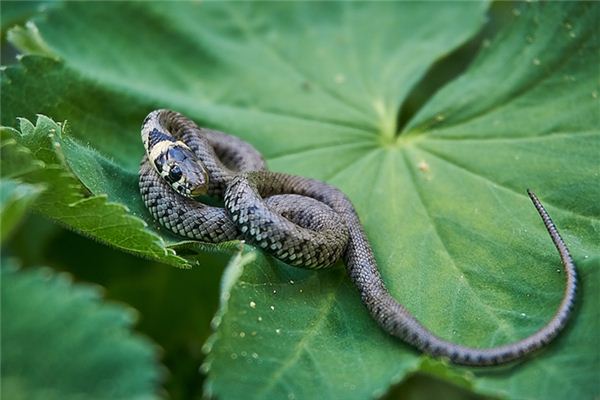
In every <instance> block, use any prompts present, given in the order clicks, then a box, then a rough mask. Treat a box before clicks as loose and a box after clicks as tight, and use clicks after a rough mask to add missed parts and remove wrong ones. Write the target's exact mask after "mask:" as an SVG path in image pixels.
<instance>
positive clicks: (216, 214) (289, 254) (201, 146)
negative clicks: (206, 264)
mask: <svg viewBox="0 0 600 400" xmlns="http://www.w3.org/2000/svg"><path fill="white" fill-rule="evenodd" d="M154 130H156V131H157V132H154ZM152 132H154V133H153V134H152ZM151 137H154V138H159V139H153V140H151V139H150V138H151ZM142 139H143V141H144V145H145V147H146V156H145V157H144V159H143V160H142V164H141V169H140V181H139V182H140V191H141V194H142V198H143V201H144V203H145V204H146V206H147V208H148V209H149V210H150V213H151V214H152V215H153V217H154V218H155V219H156V220H157V221H158V222H160V224H162V225H163V226H165V227H166V228H167V229H169V230H171V231H173V232H174V233H176V234H178V235H181V236H184V237H187V238H191V239H196V240H200V241H206V242H213V243H218V242H222V241H226V240H233V239H246V240H248V241H250V242H251V243H253V244H255V245H256V246H257V247H260V248H261V249H263V250H264V251H266V252H268V253H269V254H272V255H273V256H275V257H277V258H279V259H281V260H282V261H284V262H286V263H288V264H291V265H295V266H299V267H305V268H324V267H327V266H330V265H332V264H334V263H335V262H336V261H337V260H338V259H339V258H340V257H341V258H342V259H343V261H344V263H345V264H346V269H347V271H348V274H349V276H350V279H351V280H352V282H354V284H355V285H356V287H357V288H358V290H359V292H360V295H361V298H362V301H363V303H364V304H365V306H366V307H367V309H368V310H369V312H370V313H371V315H372V317H373V318H374V319H375V321H377V323H378V324H379V325H380V326H381V327H382V328H383V329H384V330H386V331H387V332H388V333H390V334H391V335H393V336H396V337H399V338H401V339H402V340H404V341H406V342H408V343H410V344H411V345H413V346H415V347H417V348H418V349H420V350H422V351H423V352H425V353H428V354H430V355H432V356H440V357H447V358H449V359H450V361H452V362H453V363H457V364H465V365H475V366H483V365H495V364H501V363H506V362H509V361H512V360H516V359H519V358H521V357H523V356H525V355H527V354H530V353H532V352H533V351H535V350H537V349H539V348H541V347H542V346H544V345H546V344H547V343H548V342H550V341H551V340H552V339H553V338H554V337H555V336H556V335H557V334H558V333H559V332H560V331H561V330H562V328H563V327H564V326H565V324H566V322H567V320H568V318H569V316H570V314H571V310H572V307H573V303H574V300H575V295H576V287H577V274H576V270H575V265H574V264H573V260H572V259H571V256H570V254H569V251H568V249H567V246H566V245H565V243H564V241H563V240H562V238H561V237H560V235H559V233H558V230H557V229H556V226H555V225H554V223H553V222H552V220H551V219H550V216H549V215H548V213H547V212H546V210H545V209H544V207H543V206H542V204H541V203H540V201H539V199H538V198H537V197H536V195H535V194H533V193H532V192H530V191H529V190H528V194H529V197H530V198H531V200H532V202H533V204H534V206H535V208H536V209H537V211H538V213H539V214H540V216H541V218H542V220H543V222H544V225H545V227H546V229H547V231H548V233H549V235H550V237H551V238H552V241H553V242H554V245H555V247H556V249H557V250H558V253H559V255H560V258H561V261H562V264H563V266H564V270H565V276H566V286H565V291H564V296H563V299H562V301H561V303H560V305H559V307H558V310H557V311H556V313H555V314H554V316H553V317H552V319H551V320H550V321H549V322H548V323H547V324H546V325H545V326H543V327H542V328H541V329H539V330H538V331H537V332H535V333H533V334H532V335H530V336H528V337H526V338H525V339H522V340H519V341H517V342H514V343H510V344H506V345H502V346H497V347H492V348H474V347H467V346H462V345H458V344H454V343H451V342H448V341H446V340H444V339H441V338H439V337H438V336H436V335H434V334H433V333H432V332H430V331H429V330H428V329H427V328H425V327H424V326H423V325H422V324H421V323H420V322H419V321H417V320H416V319H415V318H414V317H413V316H412V315H411V313H410V312H409V311H408V310H407V309H406V308H405V307H404V306H402V305H401V304H400V303H398V302H397V301H396V300H395V299H394V298H393V297H392V296H391V295H390V293H389V292H388V290H387V289H386V287H385V284H384V283H383V280H382V278H381V275H380V273H379V271H378V268H377V263H376V261H375V257H374V254H373V251H372V249H371V246H370V245H369V242H368V240H367V237H366V235H365V232H364V230H363V228H362V225H361V223H360V220H359V218H358V215H357V214H356V212H355V210H354V207H353V205H352V203H351V202H350V200H349V199H348V198H347V197H346V196H345V195H344V194H343V193H342V192H341V191H340V190H338V189H336V188H335V187H333V186H331V185H328V184H326V183H324V182H320V181H317V180H314V179H308V178H303V177H299V176H293V175H287V174H282V173H276V172H270V171H267V170H266V165H265V162H264V160H263V159H262V157H261V155H260V153H259V152H258V151H256V150H255V149H254V148H253V147H252V146H251V145H249V144H248V143H246V142H244V141H242V140H240V139H238V138H236V137H234V136H230V135H227V134H224V133H221V132H216V131H212V130H208V129H203V128H199V127H198V126H196V125H195V124H194V123H193V122H192V121H190V120H188V119H187V118H185V117H184V116H182V115H181V114H178V113H176V112H173V111H168V110H157V111H153V112H152V113H150V114H149V115H148V117H146V119H145V120H144V123H143V125H142ZM177 143H181V144H183V146H185V148H187V149H189V150H190V151H191V152H192V153H193V154H194V156H195V157H197V159H198V160H200V161H201V164H202V168H204V169H205V171H206V174H207V176H208V182H207V183H206V192H207V193H208V194H209V195H214V196H220V197H221V198H223V199H224V203H225V209H223V208H220V207H211V206H208V205H204V204H202V203H200V202H198V201H196V200H194V199H192V198H189V197H185V196H189V194H185V193H184V195H181V194H180V193H181V191H179V190H178V192H179V193H177V192H175V191H174V190H173V185H172V183H169V182H167V181H166V180H165V179H162V178H161V171H162V170H163V166H164V163H165V162H167V161H168V160H167V159H168V158H169V157H168V152H169V150H171V149H172V146H173V145H174V144H177ZM157 146H158V147H157ZM157 149H158V150H157ZM175 153H177V152H175ZM159 157H163V159H162V161H160V160H159ZM166 160H167V161H166ZM149 161H150V162H149ZM157 163H158V164H160V165H159V166H157ZM162 175H163V176H164V174H162ZM200 175H201V174H200ZM199 179H200V180H201V177H199ZM197 190H198V191H200V189H197Z"/></svg>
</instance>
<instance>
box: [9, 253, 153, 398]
mask: <svg viewBox="0 0 600 400" xmlns="http://www.w3.org/2000/svg"><path fill="white" fill-rule="evenodd" d="M2 261H3V262H2V264H3V266H2V269H0V274H1V277H2V377H1V383H2V385H1V387H2V398H6V399H17V400H18V399H44V400H46V399H78V400H83V399H152V398H157V397H158V396H157V389H158V381H159V377H160V375H161V371H160V369H159V368H158V366H157V364H156V348H155V347H154V346H153V345H152V344H151V343H149V342H148V341H147V340H145V339H143V338H140V337H137V336H133V335H132V334H131V332H130V328H131V325H132V322H133V320H134V315H135V314H134V313H133V312H132V310H131V309H125V308H123V306H117V305H109V304H104V303H102V302H100V301H99V293H98V290H97V288H95V287H90V286H83V285H73V284H72V283H71V282H70V280H69V279H68V277H66V276H65V275H64V274H63V275H57V274H54V273H52V272H50V271H49V270H47V269H36V270H28V271H18V270H17V269H16V268H15V265H14V263H13V262H11V261H6V260H2Z"/></svg>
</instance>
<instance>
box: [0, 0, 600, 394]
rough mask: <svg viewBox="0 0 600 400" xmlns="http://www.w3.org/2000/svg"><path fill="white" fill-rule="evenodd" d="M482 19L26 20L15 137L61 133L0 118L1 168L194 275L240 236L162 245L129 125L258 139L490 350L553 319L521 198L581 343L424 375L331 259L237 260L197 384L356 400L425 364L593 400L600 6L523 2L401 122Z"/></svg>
mask: <svg viewBox="0 0 600 400" xmlns="http://www.w3.org/2000/svg"><path fill="white" fill-rule="evenodd" d="M486 9H487V4H486V3H472V2H464V3H413V2H410V3H350V2H349V3H333V2H332V3H324V4H321V3H319V4H316V3H285V4H276V3H259V4H240V3H223V4H217V3H207V4H205V3H201V4H191V3H175V4H171V3H161V2H152V3H145V4H142V3H119V4H102V5H99V4H81V3H67V4H64V5H63V6H62V7H57V8H55V9H52V10H50V11H49V12H47V13H45V14H44V18H40V19H38V20H36V24H37V27H38V28H39V37H38V38H32V37H31V35H30V36H28V33H27V31H23V30H21V31H18V37H20V38H21V39H22V40H23V43H32V42H35V43H42V44H43V49H44V51H43V52H42V54H46V55H51V57H47V56H39V55H37V56H35V55H30V56H27V57H24V58H23V59H22V61H21V64H20V65H17V66H15V67H9V68H7V69H6V70H5V71H4V72H3V74H2V104H3V110H2V111H3V112H2V123H3V124H4V125H6V126H12V125H13V124H14V122H15V118H17V117H25V118H27V119H29V120H33V118H34V117H35V115H36V114H38V113H42V114H44V115H48V116H50V117H52V118H53V119H54V121H64V120H68V126H69V129H68V130H66V129H65V126H64V125H58V124H56V123H55V122H53V121H52V120H50V119H49V118H46V117H39V118H38V120H37V123H36V125H35V126H33V125H32V124H31V123H30V122H27V120H21V121H20V126H19V130H15V129H12V128H5V129H4V130H3V136H2V140H3V147H2V151H3V154H2V171H3V172H2V174H3V176H6V175H4V171H5V168H6V169H8V170H9V171H10V170H11V168H15V167H14V166H15V165H17V161H15V160H17V159H18V160H21V159H22V160H24V161H23V162H21V161H20V162H19V163H18V165H19V168H25V171H24V172H18V173H16V175H14V174H13V175H11V177H17V178H18V179H20V180H22V181H24V182H27V183H30V184H44V185H46V186H47V187H48V189H47V192H44V193H45V194H44V196H40V197H38V199H37V201H36V202H35V204H34V207H35V209H37V210H38V211H39V212H41V213H43V214H45V215H48V216H50V217H52V218H53V219H55V220H57V221H60V222H61V223H62V224H65V225H66V226H68V227H70V228H71V229H74V230H76V231H78V232H81V233H84V234H85V235H88V236H91V237H94V238H96V239H98V240H100V241H102V242H104V243H107V244H110V245H112V246H114V247H117V248H119V249H122V250H125V251H128V252H131V253H134V254H138V255H142V256H144V257H149V258H153V259H155V260H159V261H162V262H166V263H169V264H174V265H181V266H187V265H189V264H197V263H200V261H201V259H202V257H203V254H206V252H209V251H219V252H226V253H227V254H232V252H233V251H234V250H235V249H237V246H238V244H236V243H228V244H224V245H204V244H196V243H191V242H186V241H181V240H179V239H178V238H176V237H174V236H172V235H170V234H167V233H165V232H164V231H163V230H161V229H160V228H159V227H158V226H156V224H155V223H154V222H153V221H152V219H151V217H150V216H149V215H148V213H147V212H146V211H145V210H144V208H143V206H142V205H141V202H140V198H139V195H138V193H137V173H138V165H139V160H140V159H141V156H142V153H143V149H142V146H141V142H140V138H139V125H140V123H141V121H142V119H143V117H144V116H145V114H147V112H149V111H150V110H152V109H153V108H158V107H168V108H173V109H176V110H178V111H181V112H183V113H185V114H187V115H188V116H190V117H191V118H193V119H195V120H196V121H198V122H199V123H200V124H202V125H206V126H210V127H212V128H217V129H222V130H225V131H227V132H230V133H232V134H235V135H237V136H239V137H241V138H243V139H245V140H247V141H249V142H250V143H252V144H254V145H255V147H257V148H258V149H259V150H260V151H261V152H262V153H263V154H264V155H265V157H266V158H267V160H268V162H269V165H270V167H271V169H273V170H278V171H284V172H289V173H294V174H299V175H304V176H309V177H314V178H318V179H322V180H325V181H328V182H330V183H332V184H334V185H336V186H338V187H339V188H341V189H342V190H343V191H344V192H345V193H347V194H348V195H349V197H350V198H351V199H352V201H353V203H354V204H355V206H356V209H357V211H358V213H359V215H360V217H361V220H362V222H363V224H364V226H365V229H366V232H367V235H368V236H369V239H370V241H371V243H372V245H373V248H374V250H375V254H376V256H377V259H378V262H379V267H380V270H381V272H382V275H383V277H384V279H385V281H386V283H387V284H388V286H389V288H390V291H391V292H392V294H394V295H395V297H396V298H397V299H398V300H399V301H400V302H402V303H403V304H405V305H406V306H407V307H408V308H409V309H410V310H411V311H412V312H413V313H414V314H415V315H416V317H417V318H418V319H419V320H421V321H423V323H424V324H425V325H426V326H427V327H429V328H430V329H431V330H432V331H434V332H435V333H436V334H438V335H440V336H442V337H444V338H446V339H449V340H452V341H456V342H459V343H463V344H469V345H473V346H481V347H485V346H493V345H497V344H501V343H507V342H511V341H514V340H517V339H519V338H522V337H525V336H527V335H528V334H530V333H532V332H534V331H535V330H537V329H539V327H540V326H542V325H543V324H544V323H545V322H546V321H547V320H548V319H550V318H551V316H552V314H553V311H554V310H555V309H556V307H557V305H558V302H559V301H560V298H561V295H562V288H563V286H564V283H563V276H562V274H560V273H557V272H555V271H557V268H558V266H559V261H558V257H557V256H556V254H555V251H554V249H553V247H552V244H551V242H550V240H549V238H548V236H547V234H546V233H545V231H544V228H543V226H542V224H541V222H540V221H539V218H538V216H537V215H536V213H535V210H534V209H533V207H532V206H531V204H530V203H529V200H528V199H527V196H526V193H525V189H526V188H527V187H530V188H531V189H533V190H534V191H536V192H537V193H538V195H539V196H540V197H541V199H542V201H543V202H544V204H545V205H546V206H547V208H548V210H549V212H550V213H551V214H552V216H553V217H554V219H555V221H556V223H557V225H558V226H559V227H560V228H561V233H562V234H563V237H564V238H565V240H566V241H567V243H568V244H569V245H570V246H571V248H572V251H573V254H574V256H575V260H576V262H577V263H578V266H579V269H580V271H581V273H582V281H583V290H582V294H581V295H580V303H579V304H580V305H579V306H578V307H579V308H578V309H577V312H576V315H575V318H574V319H573V321H571V323H570V325H569V327H568V329H567V331H566V332H565V333H564V334H562V335H561V336H560V338H559V339H558V340H557V341H555V342H553V343H552V344H551V345H550V346H548V348H547V349H545V350H543V351H542V352H540V353H539V354H537V355H536V357H535V358H533V359H532V360H529V361H525V362H522V363H519V364H516V365H513V366H510V367H506V368H498V369H489V368H488V369H466V368H456V367H451V366H447V365H445V364H443V363H442V364H435V363H434V364H433V366H432V364H431V362H430V361H429V360H428V359H427V358H425V357H423V356H421V355H420V354H419V353H418V352H416V351H414V350H413V349H411V348H410V347H409V346H407V345H405V344H403V343H401V342H400V341H398V340H395V339H392V338H389V337H387V336H386V335H384V334H383V333H382V332H381V331H380V329H379V328H378V327H377V326H376V324H375V323H374V322H373V321H372V320H371V318H370V317H369V315H368V314H367V312H366V311H365V309H364V307H363V306H362V305H361V304H360V300H359V297H358V293H357V292H356V290H355V289H354V288H353V287H352V285H351V284H350V283H349V281H348V279H347V277H346V276H345V273H344V272H343V270H342V269H341V268H337V269H333V270H331V271H325V272H320V273H314V272H306V271H301V270H296V269H292V268H290V267H288V266H285V265H283V264H282V263H279V262H276V261H274V260H273V259H271V258H269V257H267V256H264V255H263V254H262V253H260V252H256V251H254V250H252V249H250V248H246V249H245V250H244V251H243V252H242V253H240V254H236V255H235V257H234V258H233V259H232V261H231V262H230V265H229V267H228V269H227V271H226V275H225V278H224V285H223V288H222V304H221V309H220V311H219V313H218V315H217V318H216V322H218V323H215V333H214V335H213V336H212V338H211V339H210V341H209V342H207V345H206V350H207V351H208V352H209V356H208V359H207V362H206V363H205V364H204V365H205V366H204V371H205V372H206V373H208V383H207V384H206V386H205V390H206V392H207V393H208V394H211V395H214V396H216V397H220V398H237V397H240V396H244V397H246V398H247V397H252V396H253V395H254V396H255V397H288V398H298V399H299V398H309V397H311V396H312V397H314V396H315V395H319V396H320V397H329V398H334V397H344V398H365V397H369V396H373V395H379V394H382V393H384V392H386V391H387V390H388V388H389V387H390V385H391V384H393V383H395V382H399V381H401V380H403V379H404V378H406V377H407V375H408V374H410V373H412V372H413V371H418V370H423V371H427V372H428V373H431V374H436V375H437V376H440V377H441V378H443V379H446V380H449V381H453V382H458V383H459V384H461V385H462V386H463V387H467V388H469V387H470V388H472V390H474V391H476V392H478V393H486V394H495V395H505V396H510V397H512V398H566V397H568V396H569V397H572V396H574V397H590V396H592V397H593V396H598V394H599V393H600V389H599V388H598V387H597V384H596V383H595V377H594V376H593V371H594V367H595V366H597V365H598V363H599V361H600V360H599V355H598V350H595V351H590V350H589V349H590V348H596V347H595V346H594V345H593V340H594V335H595V332H596V331H598V329H600V326H598V318H597V311H596V308H597V307H596V305H595V304H593V302H592V301H591V300H588V299H591V297H589V296H593V293H594V292H595V291H597V290H598V287H597V285H598V280H599V279H598V276H597V271H598V268H597V266H598V264H597V260H598V258H599V254H600V246H599V244H598V240H597V238H598V231H600V203H598V201H597V199H598V198H599V197H600V178H599V177H600V170H599V167H598V161H597V154H598V150H599V149H600V130H599V128H598V127H599V126H600V114H599V113H598V112H597V110H598V106H599V99H598V97H599V93H600V87H599V85H600V83H599V82H598V79H597V65H598V62H599V57H598V52H597V49H598V48H599V46H600V43H599V42H600V34H599V33H598V30H597V28H596V23H597V20H598V18H599V17H600V14H599V13H600V7H599V6H598V5H597V4H591V3H550V4H518V5H516V6H515V8H514V9H512V10H510V11H511V13H510V18H508V20H507V21H505V22H504V24H503V25H502V26H500V27H499V29H498V33H497V34H496V35H494V36H490V37H487V38H485V39H484V40H483V42H482V46H481V49H480V50H479V51H478V53H477V56H476V58H475V60H474V61H473V62H472V63H471V64H470V65H469V67H468V68H467V70H466V71H465V72H464V73H463V74H462V75H460V76H459V77H458V78H456V79H454V80H452V81H451V82H450V83H448V84H447V85H446V86H444V87H443V88H441V89H440V90H439V91H438V92H437V93H436V94H435V95H434V96H433V97H432V98H431V99H430V100H429V101H428V102H427V103H426V104H425V106H424V107H423V108H421V109H420V110H419V111H418V112H417V113H416V114H415V115H412V116H409V117H408V118H407V122H406V123H404V122H402V119H399V118H398V116H397V114H398V110H399V108H400V106H401V105H403V104H404V103H405V102H406V101H408V100H409V98H410V94H411V90H412V89H413V88H414V87H415V85H418V84H419V82H420V81H421V80H422V79H424V78H426V77H427V72H428V70H429V69H430V68H431V66H432V65H433V64H434V63H436V62H438V61H439V60H441V59H442V58H443V57H445V56H446V55H447V54H449V53H451V52H452V51H453V50H455V49H457V48H458V47H460V46H462V45H464V44H465V42H466V41H468V40H469V39H470V38H472V37H473V36H475V35H476V34H477V32H478V31H480V30H481V29H482V27H483V26H484V21H485V12H486ZM27 38H30V39H32V40H31V41H26V40H25V39H27ZM34 39H35V40H34ZM19 43H20V42H16V43H15V44H16V45H17V46H19ZM21 48H22V50H23V51H27V50H31V48H30V47H28V46H25V45H22V46H21ZM40 77H43V79H41V78H40ZM399 120H400V121H401V123H398V121H399ZM5 148H6V149H5ZM46 194H47V195H46ZM99 217H100V218H99ZM174 251H175V252H177V254H175V253H174ZM290 281H293V282H294V283H293V284H292V283H291V282H290ZM271 306H272V307H273V308H271ZM259 317H260V318H259ZM242 333H243V334H242ZM565 371H568V374H566V373H565ZM231 382H236V384H235V385H233V384H232V383H231Z"/></svg>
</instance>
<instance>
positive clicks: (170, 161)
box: [154, 142, 208, 198]
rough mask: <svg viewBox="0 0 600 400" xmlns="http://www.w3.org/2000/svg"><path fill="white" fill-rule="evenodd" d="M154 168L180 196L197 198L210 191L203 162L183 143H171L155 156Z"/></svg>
mask: <svg viewBox="0 0 600 400" xmlns="http://www.w3.org/2000/svg"><path fill="white" fill-rule="evenodd" d="M154 167H155V168H156V170H157V171H158V173H159V174H160V176H161V177H162V178H163V179H164V180H165V181H166V182H167V183H168V184H169V185H170V186H171V187H172V188H173V189H174V190H175V191H176V192H177V193H179V194H181V195H183V196H185V197H190V198H193V197H196V196H201V195H203V194H206V192H207V191H208V172H207V170H206V168H205V167H204V165H203V164H202V162H201V161H200V160H198V158H197V157H196V156H195V154H194V153H193V152H192V151H191V150H190V149H189V148H188V147H187V146H186V145H185V144H183V143H182V142H171V143H169V144H168V146H165V147H164V148H163V149H162V151H160V153H159V154H155V157H154Z"/></svg>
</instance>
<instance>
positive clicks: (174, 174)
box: [169, 165, 182, 182]
mask: <svg viewBox="0 0 600 400" xmlns="http://www.w3.org/2000/svg"><path fill="white" fill-rule="evenodd" d="M181 175H182V173H181V168H179V166H178V165H174V166H173V167H172V168H171V170H170V171H169V179H170V180H171V182H177V181H178V180H179V179H181Z"/></svg>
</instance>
